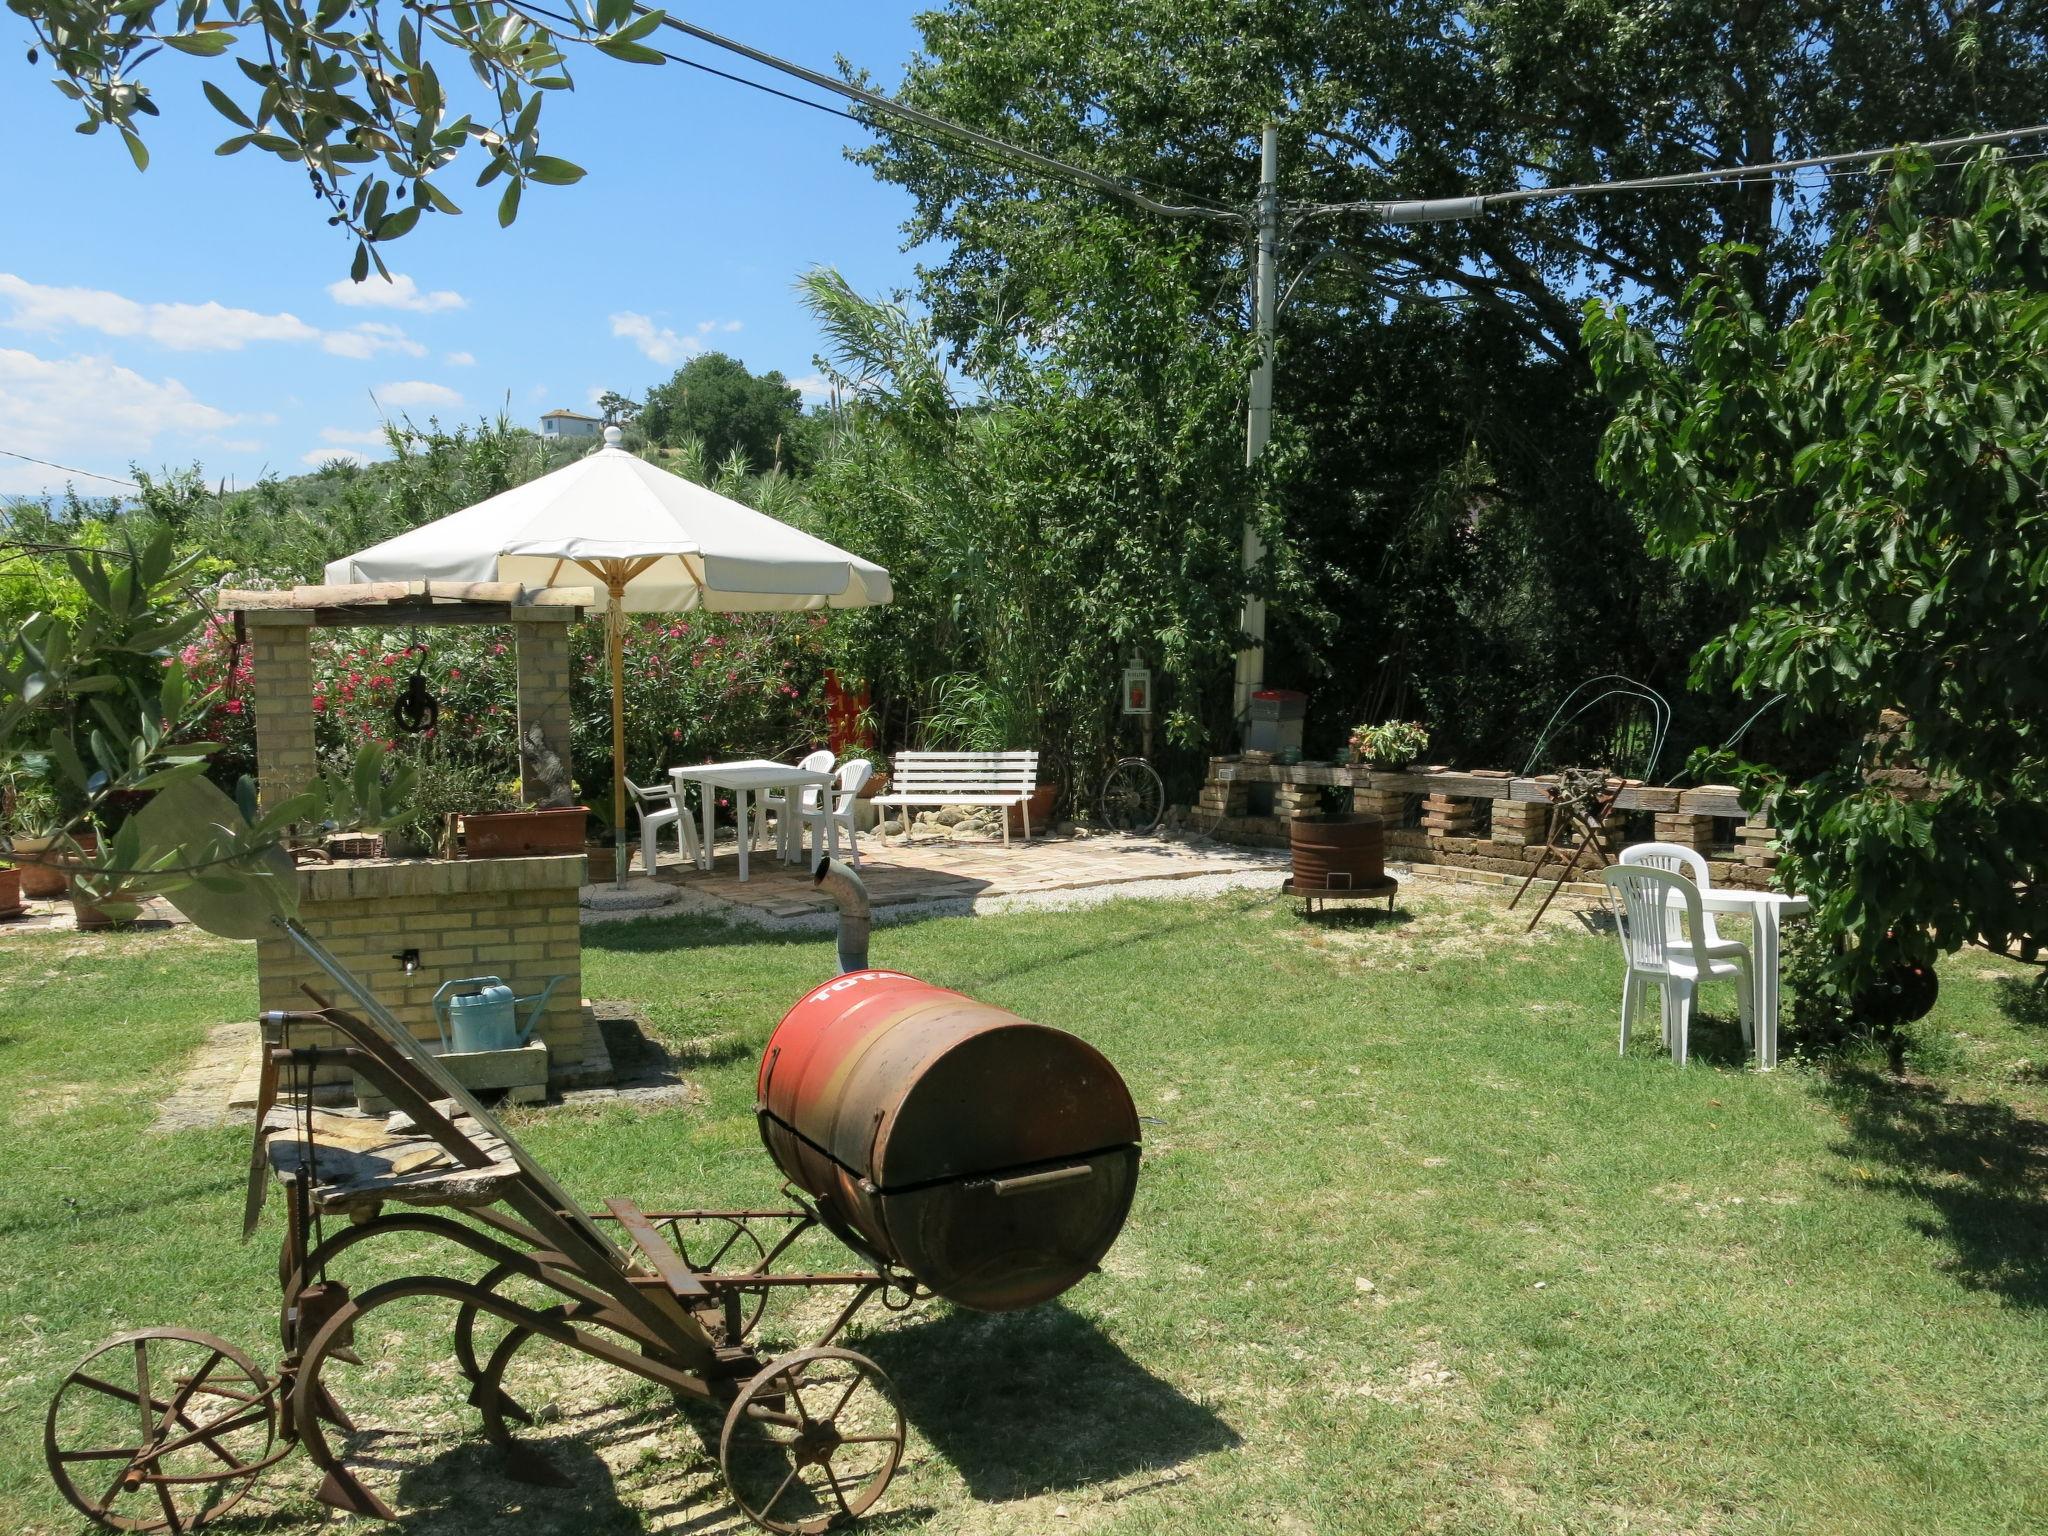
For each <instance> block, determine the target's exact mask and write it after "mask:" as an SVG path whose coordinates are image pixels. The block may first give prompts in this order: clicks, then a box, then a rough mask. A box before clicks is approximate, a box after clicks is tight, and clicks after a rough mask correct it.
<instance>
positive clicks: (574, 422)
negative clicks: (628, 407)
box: [540, 411, 604, 437]
mask: <svg viewBox="0 0 2048 1536" xmlns="http://www.w3.org/2000/svg"><path fill="white" fill-rule="evenodd" d="M603 430H604V418H603V417H602V416H586V415H584V414H583V413H582V412H581V411H549V412H548V413H547V414H546V415H545V416H543V417H541V419H540V435H541V436H542V437H595V436H597V434H598V433H600V432H602V431H603Z"/></svg>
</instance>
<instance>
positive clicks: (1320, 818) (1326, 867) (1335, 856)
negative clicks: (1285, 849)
mask: <svg viewBox="0 0 2048 1536" xmlns="http://www.w3.org/2000/svg"><path fill="white" fill-rule="evenodd" d="M1287 832H1288V846H1289V848H1290V850H1291V851H1292V852H1293V855H1294V888H1295V889H1296V890H1297V891H1330V890H1337V891H1363V890H1370V889H1372V888H1373V887H1374V886H1376V885H1379V884H1380V883H1381V882H1383V881H1384V880H1385V879H1386V878H1387V868H1386V847H1387V841H1386V839H1387V824H1386V822H1385V821H1384V820H1383V819H1382V818H1380V817H1378V816H1368V815H1365V814H1363V813H1359V812H1351V811H1340V812H1337V813H1335V814H1329V815H1325V814H1313V815H1301V816H1296V817H1294V818H1293V819H1292V820H1291V821H1290V822H1289V823H1288V824H1287Z"/></svg>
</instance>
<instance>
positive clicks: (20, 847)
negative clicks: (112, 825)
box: [14, 832, 100, 901]
mask: <svg viewBox="0 0 2048 1536" xmlns="http://www.w3.org/2000/svg"><path fill="white" fill-rule="evenodd" d="M56 841H57V840H56V839H55V838H54V837H17V838H16V839H15V840H14V847H15V850H16V851H17V852H19V853H20V854H22V855H23V856H24V858H26V857H27V855H29V854H46V853H48V852H49V851H50V849H51V847H52V846H53V845H54V844H55V843H56ZM73 841H74V842H76V843H77V844H78V846H79V847H80V848H81V849H82V850H84V851H85V852H86V853H97V852H99V846H100V840H99V834H97V833H95V832H78V833H74V834H73ZM70 890H71V881H70V879H69V878H68V877H67V876H66V875H65V873H64V866H63V864H62V863H46V862H44V861H43V860H42V859H40V858H39V859H36V860H35V861H34V862H25V863H23V864H22V865H21V894H22V895H24V896H26V897H28V898H29V899H30V900H32V901H56V900H59V899H60V898H62V897H63V896H65V895H67V894H68V893H69V892H70Z"/></svg>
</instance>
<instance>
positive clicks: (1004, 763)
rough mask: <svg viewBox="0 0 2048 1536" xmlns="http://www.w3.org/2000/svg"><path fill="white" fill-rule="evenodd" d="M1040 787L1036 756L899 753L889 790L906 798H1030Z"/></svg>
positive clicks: (1021, 754) (968, 753) (894, 762)
mask: <svg viewBox="0 0 2048 1536" xmlns="http://www.w3.org/2000/svg"><path fill="white" fill-rule="evenodd" d="M1037 785H1038V754H1037V753H1036V752H898V753H897V754H896V756H895V758H894V760H893V761H892V762H891V764H890V772H889V790H890V793H892V794H904V795H934V794H963V795H1017V794H1021V795H1028V794H1030V793H1031V791H1032V790H1033V789H1035V788H1036V787H1037Z"/></svg>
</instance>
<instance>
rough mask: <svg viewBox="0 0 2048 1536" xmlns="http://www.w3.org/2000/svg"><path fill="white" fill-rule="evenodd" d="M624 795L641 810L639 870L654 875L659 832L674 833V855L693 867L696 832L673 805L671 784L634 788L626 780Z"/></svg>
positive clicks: (634, 786)
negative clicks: (668, 828) (667, 831)
mask: <svg viewBox="0 0 2048 1536" xmlns="http://www.w3.org/2000/svg"><path fill="white" fill-rule="evenodd" d="M626 792H627V793H628V794H630V795H631V796H632V797H633V802H634V804H635V805H637V806H638V807H639V808H640V868H641V869H642V870H643V871H645V872H646V873H647V874H649V875H652V874H653V873H654V860H655V855H656V854H657V853H658V852H659V851H660V844H661V829H662V828H663V827H674V828H675V829H676V852H677V853H679V854H681V855H682V856H683V857H684V858H686V859H688V860H689V861H690V862H691V863H692V864H695V863H696V862H697V829H696V827H695V826H694V825H693V824H692V823H691V821H690V818H689V817H688V816H687V815H685V814H684V807H683V806H682V805H680V804H678V803H677V801H676V791H675V786H674V785H673V784H655V785H648V784H635V783H634V782H633V781H632V780H631V779H628V780H626Z"/></svg>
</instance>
